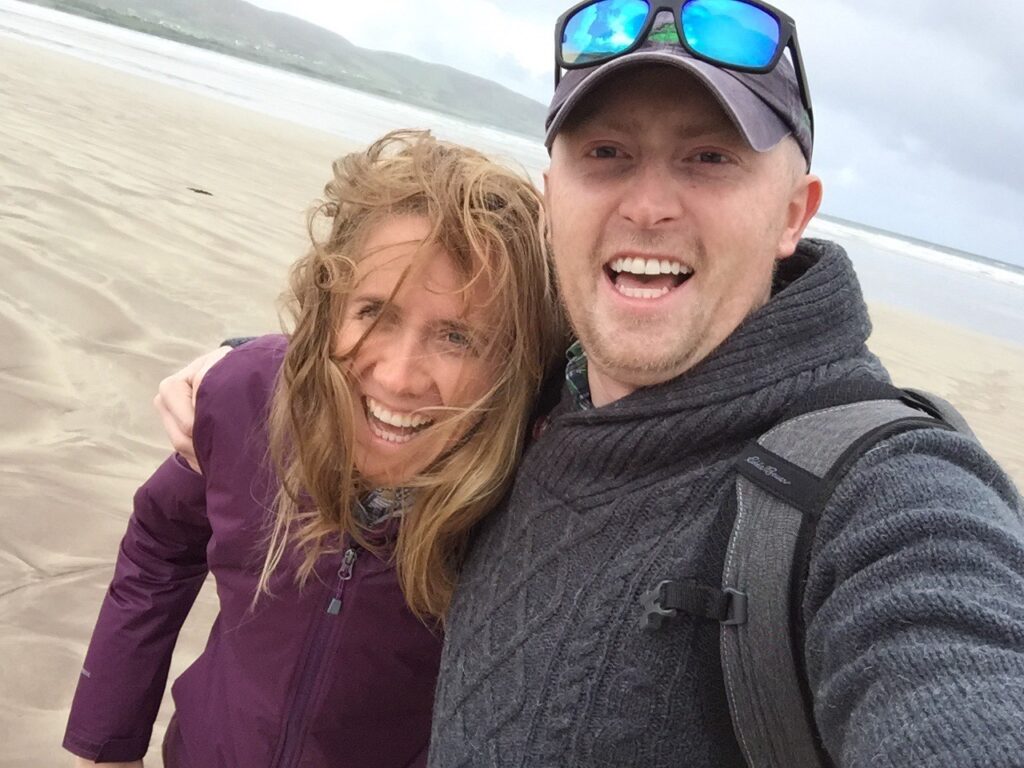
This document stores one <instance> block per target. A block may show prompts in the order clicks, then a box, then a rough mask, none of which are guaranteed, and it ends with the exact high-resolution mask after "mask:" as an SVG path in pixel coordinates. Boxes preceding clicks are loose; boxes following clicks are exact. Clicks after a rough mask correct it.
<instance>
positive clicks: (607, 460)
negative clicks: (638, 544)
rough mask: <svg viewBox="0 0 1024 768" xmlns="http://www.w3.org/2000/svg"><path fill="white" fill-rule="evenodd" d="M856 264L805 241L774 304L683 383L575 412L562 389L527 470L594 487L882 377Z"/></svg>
mask: <svg viewBox="0 0 1024 768" xmlns="http://www.w3.org/2000/svg"><path fill="white" fill-rule="evenodd" d="M870 330H871V324H870V321H869V319H868V314H867V307H866V306H865V304H864V300H863V297H862V295H861V292H860V287H859V285H858V283H857V278H856V275H855V274H854V271H853V266H852V264H851V263H850V261H849V259H848V258H847V256H846V254H845V253H844V252H843V250H842V249H841V248H840V247H839V246H837V245H835V244H833V243H830V242H826V241H820V240H803V241H801V243H800V246H799V248H798V249H797V252H796V253H795V254H794V255H793V256H791V257H790V258H788V259H786V260H785V261H783V262H782V263H781V264H780V268H779V271H778V274H777V277H776V287H775V291H774V293H773V296H772V298H771V299H770V300H769V301H768V303H767V304H766V305H765V306H763V307H761V308H760V309H758V310H757V311H755V312H753V313H752V314H751V315H750V316H749V317H748V318H747V319H746V320H745V321H744V322H743V323H742V324H741V325H740V326H739V327H738V328H737V329H736V330H735V331H734V332H733V333H732V335H731V336H729V338H728V339H726V340H725V342H723V343H722V344H721V346H719V347H718V348H717V349H716V350H715V351H713V352H712V353H711V354H710V355H709V356H708V357H707V358H705V359H704V360H703V361H701V362H700V363H699V364H698V365H696V366H694V367H693V368H692V369H690V370H688V371H686V372H685V373H684V374H682V375H681V376H679V377H677V378H675V379H672V380H671V381H667V382H664V383H663V384H659V385H657V386H653V387H648V388H644V389H640V390H637V391H636V392H633V393H632V394H630V395H628V396H627V397H624V398H622V399H621V400H617V401H616V402H614V403H611V404H609V405H607V406H603V407H601V408H593V409H591V410H577V409H575V408H574V407H573V405H572V399H571V397H572V396H571V393H570V392H569V388H568V387H566V388H565V390H564V391H563V398H562V402H561V403H560V404H559V406H558V407H557V408H556V409H555V411H554V412H553V413H552V414H551V417H550V419H549V420H548V422H547V429H546V430H545V431H544V434H543V436H542V437H541V439H539V440H538V441H537V443H536V444H535V445H534V446H533V448H532V449H531V451H530V455H529V456H528V459H529V461H528V464H529V465H530V467H531V469H530V470H529V471H530V472H531V473H533V472H537V473H540V474H542V475H544V476H545V477H547V479H548V480H549V481H550V482H551V483H553V484H563V485H564V484H567V487H568V486H572V487H574V488H576V489H578V490H577V492H578V491H579V489H582V487H583V486H581V485H580V483H584V484H586V486H587V487H588V488H589V489H590V491H592V492H598V493H600V492H601V489H602V488H611V487H612V486H618V485H621V484H622V483H624V482H630V481H631V480H632V479H636V478H638V477H643V476H646V475H648V474H650V473H653V472H660V471H662V470H667V468H668V467H669V466H670V465H671V466H673V467H678V466H679V462H686V461H691V460H696V461H701V462H704V461H707V460H710V455H709V453H708V452H709V451H714V450H715V446H719V447H721V448H722V449H723V450H729V449H728V446H730V445H735V443H736V442H737V441H746V440H748V439H751V438H752V437H756V436H757V435H758V434H760V433H761V432H763V431H765V430H766V429H767V428H768V427H769V426H770V425H771V424H772V423H774V422H775V421H776V420H777V419H778V418H779V417H780V415H781V414H782V413H783V412H785V410H786V409H787V408H788V407H789V406H790V405H791V404H792V403H793V402H794V401H796V400H798V399H799V398H800V397H802V396H804V395H805V394H806V393H807V392H809V391H810V390H812V389H816V388H818V387H821V386H824V385H825V384H828V383H830V382H832V381H835V380H837V379H840V378H844V377H846V376H850V375H872V376H876V377H883V378H884V377H885V372H884V369H883V368H882V367H881V365H880V364H879V363H878V361H877V360H876V359H875V358H874V357H873V356H872V355H871V354H870V353H869V352H868V351H867V348H866V345H865V342H866V340H867V337H868V335H869V333H870Z"/></svg>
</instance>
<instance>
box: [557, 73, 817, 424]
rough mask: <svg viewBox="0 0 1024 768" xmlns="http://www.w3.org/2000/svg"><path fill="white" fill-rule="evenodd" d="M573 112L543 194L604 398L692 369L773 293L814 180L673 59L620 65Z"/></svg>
mask: <svg viewBox="0 0 1024 768" xmlns="http://www.w3.org/2000/svg"><path fill="white" fill-rule="evenodd" d="M577 114H578V115H579V117H578V118H577V117H576V115H574V118H576V119H574V120H573V121H571V123H570V124H568V125H567V128H565V129H563V130H562V131H561V132H560V133H559V135H558V136H557V138H556V139H555V142H554V145H553V146H552V151H551V167H550V169H549V170H548V172H547V174H546V175H545V194H546V196H547V205H548V214H549V216H550V220H551V238H552V246H553V249H554V258H555V268H556V273H557V275H558V279H559V283H560V287H561V291H562V296H563V297H564V300H565V303H566V307H567V309H568V312H569V316H570V318H571V320H572V323H573V326H574V328H575V330H576V332H577V334H578V335H579V338H580V341H581V342H582V343H583V347H584V349H585V350H586V352H587V358H588V366H589V368H588V370H589V376H590V385H591V391H592V395H593V397H594V402H595V404H596V405H603V404H605V403H607V402H610V401H612V400H615V399H617V398H619V397H622V396H624V395H626V394H628V393H629V392H631V391H633V390H634V389H636V388H638V387H643V386H650V385H653V384H657V383H660V382H663V381H667V380H669V379H672V378H675V377H676V376H678V375H679V374H681V373H683V372H684V371H686V370H688V369H689V368H691V367H692V366H693V365H695V364H696V363H697V362H699V361H700V360H702V359H703V358H704V357H706V356H707V355H708V354H709V353H710V352H711V351H712V350H713V349H715V347H717V346H718V345H719V344H721V343H722V341H724V340H725V338H726V337H728V336H729V335H730V334H731V333H732V332H733V331H734V330H735V329H736V327H737V326H738V325H739V324H740V323H741V322H742V321H743V319H744V318H745V317H746V316H747V315H749V314H750V313H751V312H752V311H753V310H755V309H757V308H758V307H760V306H762V305H763V304H764V303H765V302H766V301H767V300H768V298H769V294H770V291H771V282H772V273H773V269H774V265H775V262H776V260H777V259H780V258H784V257H786V256H789V255H791V254H792V252H793V250H794V249H795V247H796V243H797V241H798V240H799V236H800V232H802V230H803V225H804V224H805V223H806V218H807V217H809V216H807V217H805V213H806V210H805V209H806V207H807V205H806V203H807V197H808V195H807V181H806V180H807V179H808V178H812V177H807V176H805V175H804V174H803V173H802V172H801V169H800V168H799V164H798V163H799V158H798V156H799V151H798V150H796V149H795V146H792V147H791V146H789V145H788V144H787V143H786V142H783V143H782V144H780V145H779V146H777V147H775V148H774V149H773V150H771V151H769V152H764V153H758V152H755V151H754V150H752V149H751V148H750V147H749V146H748V145H747V143H746V142H745V141H744V139H743V138H742V136H741V135H740V133H739V132H738V130H737V129H736V127H735V126H734V125H733V123H732V122H731V121H730V120H729V118H728V117H727V116H726V114H725V113H724V112H723V110H722V108H721V107H720V106H719V104H718V102H717V101H716V100H715V98H714V97H713V96H712V95H711V94H710V93H708V91H707V90H705V89H704V88H703V86H701V85H700V84H699V83H698V82H697V81H695V80H694V79H693V78H691V77H690V76H688V75H686V74H685V73H683V72H681V71H679V70H677V69H674V68H671V67H636V68H634V69H629V70H626V71H625V72H624V73H622V74H621V75H619V76H617V77H615V78H614V79H612V80H610V81H609V82H608V83H605V84H604V85H603V86H601V87H600V88H599V89H598V90H597V91H595V92H594V93H593V94H591V95H590V96H589V97H588V99H587V101H586V102H584V103H583V104H581V105H580V106H578V107H577ZM795 156H796V157H795ZM816 183H817V180H814V184H816ZM819 189H820V188H819ZM815 207H816V200H815ZM812 213H813V211H812Z"/></svg>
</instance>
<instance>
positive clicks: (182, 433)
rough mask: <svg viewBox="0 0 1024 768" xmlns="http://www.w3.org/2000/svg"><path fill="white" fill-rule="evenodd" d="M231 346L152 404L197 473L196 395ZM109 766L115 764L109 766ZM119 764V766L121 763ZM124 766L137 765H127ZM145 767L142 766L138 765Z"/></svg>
mask: <svg viewBox="0 0 1024 768" xmlns="http://www.w3.org/2000/svg"><path fill="white" fill-rule="evenodd" d="M230 351H231V347H219V348H217V349H215V350H213V351H212V352H207V353H206V354H204V355H200V356H199V357H197V358H196V359H195V360H193V361H192V362H191V363H189V364H188V365H186V366H185V367H184V368H182V369H181V370H180V371H178V372H177V373H172V374H171V375H170V376H168V377H167V378H166V379H164V380H163V381H161V382H160V387H159V389H158V391H157V395H156V397H154V398H153V405H154V406H155V407H156V410H157V412H158V413H159V414H160V420H161V421H162V422H163V425H164V432H166V433H167V437H168V439H169V440H170V441H171V446H172V447H173V448H174V450H176V451H177V452H178V453H180V454H181V456H182V458H184V459H185V461H187V462H188V464H189V466H190V467H192V469H194V470H195V471H196V472H200V471H201V470H200V469H199V462H198V461H197V460H196V451H195V447H194V446H193V445H192V425H193V423H194V421H195V415H196V393H197V392H199V384H200V383H201V382H202V380H203V376H205V375H206V372H207V371H208V370H210V369H211V368H212V367H213V366H214V365H216V364H217V363H218V362H220V360H221V358H223V357H224V355H226V354H227V353H228V352H230ZM110 765H115V764H114V763H110ZM117 765H120V763H118V764H117ZM123 765H136V763H124V764H123ZM138 765H142V763H138Z"/></svg>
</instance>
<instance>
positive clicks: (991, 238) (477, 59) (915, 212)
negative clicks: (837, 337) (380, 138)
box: [251, 0, 1024, 265]
mask: <svg viewBox="0 0 1024 768" xmlns="http://www.w3.org/2000/svg"><path fill="white" fill-rule="evenodd" d="M251 1H252V0H251ZM255 2H256V4H257V5H260V6H262V7H264V8H270V9H273V10H282V11H287V12H288V13H292V14H294V15H297V16H301V17H302V18H305V19H308V20H309V21H312V22H314V23H316V24H319V25H321V26H324V27H327V28H329V29H332V30H333V31H335V32H337V33H339V34H341V35H343V36H344V37H346V38H347V39H349V40H351V41H352V42H353V43H355V44H357V45H360V46H365V47H369V48H376V49H382V50H393V51H401V52H404V53H408V54H410V55H412V56H415V57H417V58H421V59H425V60H428V61H434V62H439V63H443V64H449V65H451V66H454V67H457V68H459V69H463V70H466V71H468V72H473V73H474V74H477V75H480V76H482V77H486V78H489V79H492V80H496V81H498V82H500V83H502V84H504V85H506V86H508V87H509V88H512V89H514V90H516V91H519V92H521V93H524V94H526V95H528V96H531V97H533V98H535V99H537V100H538V101H543V102H547V100H548V98H549V96H550V94H551V89H552V84H553V80H552V67H553V51H552V44H553V38H554V21H555V19H556V18H557V16H558V14H559V13H561V12H562V11H563V10H564V9H565V8H567V7H569V5H571V4H572V0H564V1H562V2H558V1H555V2H553V1H552V0H516V1H515V2H501V3H497V2H492V0H431V2H429V3H424V2H422V0H390V2H389V3H387V4H381V3H354V2H345V3H324V2H322V1H321V0H255ZM774 4H775V5H776V6H777V7H779V8H781V9H782V10H784V11H786V12H787V13H789V14H790V15H791V16H793V17H794V18H795V19H796V21H797V28H798V30H799V34H800V47H801V50H802V53H803V57H804V63H805V65H806V68H807V71H808V79H809V81H810V86H811V95H812V97H813V100H814V115H815V126H816V142H815V155H814V171H815V173H817V174H819V175H820V176H821V177H822V178H823V179H824V182H825V202H824V204H823V206H822V210H823V211H824V212H825V213H831V214H834V215H836V216H841V217H843V218H848V219H852V220H855V221H861V222H864V223H866V224H870V225H873V226H877V227H881V228H884V229H890V230H893V231H896V232H902V233H904V234H908V235H911V236H914V237H920V238H922V239H925V240H931V241H933V242H938V243H942V244H944V245H948V246H951V247H954V248H959V249H962V250H966V251H972V252H975V253H981V254H983V255H985V256H990V257H992V258H996V259H1000V260H1002V261H1009V262H1013V263H1016V264H1021V265H1024V248H1022V246H1021V240H1022V236H1024V223H1022V222H1024V147H1022V146H1021V144H1022V143H1024V78H1022V77H1021V70H1022V69H1024V67H1022V65H1024V57H1022V54H1021V47H1020V40H1021V39H1022V37H1024V33H1022V32H1021V30H1024V4H1021V3H1012V2H1008V1H1006V0H974V2H971V3H954V2H948V1H945V0H943V2H936V0H928V1H927V2H926V1H925V0H899V2H893V1H892V0H775V2H774Z"/></svg>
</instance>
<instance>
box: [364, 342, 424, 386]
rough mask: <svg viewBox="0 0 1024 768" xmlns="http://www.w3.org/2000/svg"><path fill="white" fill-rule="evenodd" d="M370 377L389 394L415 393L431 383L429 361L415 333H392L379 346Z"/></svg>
mask: <svg viewBox="0 0 1024 768" xmlns="http://www.w3.org/2000/svg"><path fill="white" fill-rule="evenodd" d="M378 354H379V357H378V358H377V361H376V363H375V364H374V366H373V378H374V379H376V381H377V383H378V384H379V385H380V386H381V387H383V388H384V389H385V390H387V392H388V393H389V394H393V395H418V394H422V393H423V392H424V391H425V390H426V389H427V388H428V387H429V386H430V376H429V372H428V368H429V364H430V361H429V360H428V359H427V354H426V351H425V350H424V348H423V344H422V343H421V342H420V339H419V338H417V337H416V336H415V335H414V334H411V333H406V334H400V335H397V334H396V335H394V336H391V337H389V338H388V339H387V341H386V342H385V343H384V344H381V345H380V346H379V347H378Z"/></svg>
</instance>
